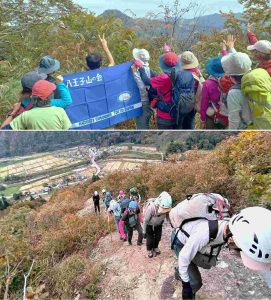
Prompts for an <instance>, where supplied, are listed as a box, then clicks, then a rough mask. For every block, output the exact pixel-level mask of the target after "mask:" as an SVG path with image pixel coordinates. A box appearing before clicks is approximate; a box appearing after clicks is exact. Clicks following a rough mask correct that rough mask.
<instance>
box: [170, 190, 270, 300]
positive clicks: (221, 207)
mask: <svg viewBox="0 0 271 300" xmlns="http://www.w3.org/2000/svg"><path fill="white" fill-rule="evenodd" d="M169 218H170V222H171V225H172V227H173V228H174V229H173V232H172V237H171V243H172V245H171V246H172V250H174V252H175V254H176V255H177V257H178V267H177V268H175V277H176V279H178V280H181V281H182V286H183V290H182V298H183V299H194V298H195V295H196V293H197V292H198V291H199V289H200V288H201V287H202V279H201V274H200V271H199V267H201V268H204V269H210V268H211V267H214V266H215V265H216V263H217V257H218V255H219V253H220V250H221V247H222V246H223V245H228V247H229V249H230V251H232V252H233V253H234V254H239V255H240V253H241V257H242V260H243V263H244V265H245V266H246V267H248V268H251V269H253V270H257V271H262V272H265V273H264V274H263V275H264V277H265V279H266V280H267V282H268V280H269V284H270V278H271V274H270V272H269V273H268V272H267V270H268V271H269V270H270V267H271V258H270V257H271V252H270V251H271V244H270V243H271V232H270V228H271V212H270V211H269V210H267V209H264V208H260V207H251V208H246V209H244V210H242V211H241V212H240V214H237V215H235V216H233V217H232V218H231V219H230V205H229V202H228V200H227V199H225V198H223V197H222V196H221V195H219V194H214V193H211V194H195V195H190V196H188V197H187V199H185V200H184V201H182V202H181V203H179V204H178V205H177V206H176V207H174V208H173V209H172V210H171V212H170V214H169ZM253 243H254V244H255V246H253V247H252V244H253ZM257 250H258V251H257Z"/></svg>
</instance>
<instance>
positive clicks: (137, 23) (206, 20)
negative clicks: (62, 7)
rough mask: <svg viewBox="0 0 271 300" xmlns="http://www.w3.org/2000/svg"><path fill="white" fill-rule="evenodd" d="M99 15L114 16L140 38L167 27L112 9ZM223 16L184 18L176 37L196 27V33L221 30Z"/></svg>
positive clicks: (158, 21)
mask: <svg viewBox="0 0 271 300" xmlns="http://www.w3.org/2000/svg"><path fill="white" fill-rule="evenodd" d="M241 16H242V14H241V13H239V14H235V17H237V18H240V17H241ZM100 17H103V18H108V17H114V18H118V19H120V20H122V22H123V24H124V25H125V26H126V27H129V28H131V29H133V30H134V31H135V32H137V34H138V36H139V37H140V38H147V37H149V36H153V35H155V36H159V35H163V34H165V33H166V32H167V28H166V27H165V24H164V22H163V21H162V20H151V19H148V18H132V17H130V16H128V15H126V14H125V13H123V12H121V11H119V10H116V9H113V10H106V11H104V12H103V13H102V14H101V15H100ZM224 22H225V17H223V15H221V14H212V15H206V16H200V17H197V18H193V19H184V20H182V21H181V22H180V24H179V26H178V27H179V28H178V29H177V38H178V37H182V38H183V37H185V36H188V35H189V33H191V31H192V30H194V28H196V30H195V32H196V33H201V32H205V33H210V32H212V31H214V30H222V29H223V28H224Z"/></svg>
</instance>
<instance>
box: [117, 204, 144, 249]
mask: <svg viewBox="0 0 271 300" xmlns="http://www.w3.org/2000/svg"><path fill="white" fill-rule="evenodd" d="M139 213H140V209H139V207H138V203H137V202H136V201H131V202H130V203H129V206H128V209H126V211H125V212H124V214H123V217H122V221H124V223H125V226H126V229H127V235H128V243H129V245H132V238H133V231H134V229H135V230H137V232H138V238H137V245H138V246H141V245H142V241H143V231H142V227H141V224H140V221H139V217H138V215H139Z"/></svg>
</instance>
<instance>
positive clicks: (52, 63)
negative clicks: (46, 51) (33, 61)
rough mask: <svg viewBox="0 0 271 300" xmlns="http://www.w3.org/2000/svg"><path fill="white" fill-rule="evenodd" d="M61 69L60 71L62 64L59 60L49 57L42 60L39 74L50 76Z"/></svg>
mask: <svg viewBox="0 0 271 300" xmlns="http://www.w3.org/2000/svg"><path fill="white" fill-rule="evenodd" d="M59 69H60V62H59V61H58V60H57V59H55V58H53V57H51V56H49V55H47V56H44V57H43V58H42V59H41V60H40V63H39V66H38V69H37V71H38V73H41V74H47V75H48V74H51V73H54V72H56V71H58V70H59Z"/></svg>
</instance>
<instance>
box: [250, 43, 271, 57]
mask: <svg viewBox="0 0 271 300" xmlns="http://www.w3.org/2000/svg"><path fill="white" fill-rule="evenodd" d="M247 50H249V51H253V50H256V51H259V52H261V53H264V54H271V43H270V42H269V41H266V40H261V41H258V42H257V43H256V44H254V45H251V46H248V47H247Z"/></svg>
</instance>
